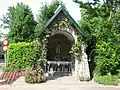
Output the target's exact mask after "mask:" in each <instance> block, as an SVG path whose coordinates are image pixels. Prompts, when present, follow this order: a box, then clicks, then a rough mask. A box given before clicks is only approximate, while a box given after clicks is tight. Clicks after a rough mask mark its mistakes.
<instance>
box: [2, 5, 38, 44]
mask: <svg viewBox="0 0 120 90" xmlns="http://www.w3.org/2000/svg"><path fill="white" fill-rule="evenodd" d="M1 20H2V21H3V25H4V28H9V30H10V31H9V33H8V34H7V38H8V40H9V42H10V43H12V42H16V43H17V42H29V41H32V40H34V38H35V37H34V36H35V25H36V22H35V21H34V17H33V14H32V11H31V9H30V8H29V7H28V5H25V4H23V3H17V5H16V6H10V7H9V8H8V13H6V15H4V16H3V18H2V19H1Z"/></svg>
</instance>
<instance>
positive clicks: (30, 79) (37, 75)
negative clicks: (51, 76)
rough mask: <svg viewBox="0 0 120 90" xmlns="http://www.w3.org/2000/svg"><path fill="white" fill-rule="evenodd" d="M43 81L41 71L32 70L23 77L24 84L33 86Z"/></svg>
mask: <svg viewBox="0 0 120 90" xmlns="http://www.w3.org/2000/svg"><path fill="white" fill-rule="evenodd" d="M44 81H45V74H44V71H43V70H42V69H41V70H40V69H37V70H32V71H31V72H29V73H28V74H27V75H26V76H25V82H26V83H30V84H34V83H42V82H44Z"/></svg>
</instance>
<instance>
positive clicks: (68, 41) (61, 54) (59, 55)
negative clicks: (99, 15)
mask: <svg viewBox="0 0 120 90" xmlns="http://www.w3.org/2000/svg"><path fill="white" fill-rule="evenodd" d="M73 43H74V38H73V37H72V35H71V34H70V33H68V32H61V33H60V32H59V33H56V34H54V35H52V36H51V37H50V38H49V40H48V52H47V60H48V61H47V68H46V69H47V72H48V73H51V74H54V73H70V74H72V61H73V59H72V57H71V55H70V54H69V52H70V50H71V48H72V45H73Z"/></svg>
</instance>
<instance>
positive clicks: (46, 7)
mask: <svg viewBox="0 0 120 90" xmlns="http://www.w3.org/2000/svg"><path fill="white" fill-rule="evenodd" d="M59 3H60V2H59V0H53V1H52V2H51V4H48V3H45V4H43V5H42V6H41V7H40V11H39V14H38V17H37V18H38V19H37V20H38V24H37V26H36V36H37V37H38V36H39V34H40V30H41V29H42V28H43V25H45V23H46V22H47V21H48V20H49V19H50V18H51V17H52V16H53V15H54V12H55V10H56V9H57V8H58V6H59Z"/></svg>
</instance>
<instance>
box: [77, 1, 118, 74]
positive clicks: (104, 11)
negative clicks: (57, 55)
mask: <svg viewBox="0 0 120 90" xmlns="http://www.w3.org/2000/svg"><path fill="white" fill-rule="evenodd" d="M118 2H120V1H119V0H103V3H101V2H100V0H93V2H90V1H89V0H88V2H84V3H83V2H78V3H80V8H81V12H82V18H81V20H80V25H81V27H82V28H83V30H85V32H86V33H88V34H89V35H90V37H91V38H93V37H95V38H96V42H95V43H94V44H95V46H96V53H95V58H94V60H95V61H96V65H97V69H98V72H99V73H100V74H101V75H105V74H109V73H110V74H115V72H116V71H117V69H118V66H119V65H120V52H119V49H120V30H119V27H120V20H119V17H120V8H119V7H120V3H118ZM89 43H90V41H89V42H88V44H89Z"/></svg>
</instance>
